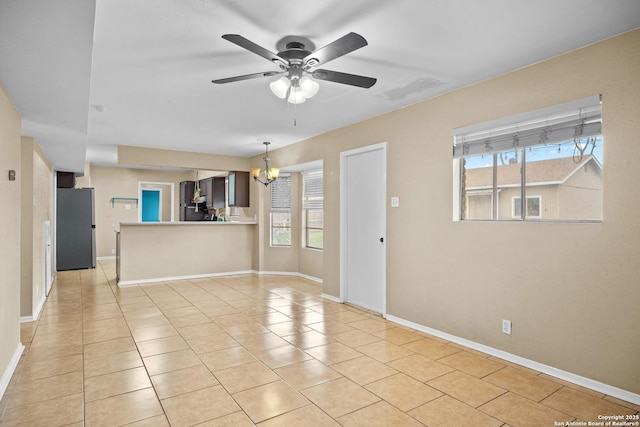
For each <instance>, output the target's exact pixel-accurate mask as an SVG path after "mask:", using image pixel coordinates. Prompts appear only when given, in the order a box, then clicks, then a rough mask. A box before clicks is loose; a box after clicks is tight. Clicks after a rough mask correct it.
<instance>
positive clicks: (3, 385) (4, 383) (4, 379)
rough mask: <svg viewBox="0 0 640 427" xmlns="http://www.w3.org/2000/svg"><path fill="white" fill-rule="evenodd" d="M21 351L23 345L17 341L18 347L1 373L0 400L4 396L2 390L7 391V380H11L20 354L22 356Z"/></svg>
mask: <svg viewBox="0 0 640 427" xmlns="http://www.w3.org/2000/svg"><path fill="white" fill-rule="evenodd" d="M23 351H24V346H23V345H22V343H18V347H17V348H16V351H15V352H14V353H13V356H12V357H11V360H10V361H9V365H8V366H7V368H6V369H5V370H4V372H3V373H2V377H0V400H1V399H2V397H3V396H4V392H5V391H7V387H9V381H11V377H12V376H13V373H14V372H15V371H16V368H17V367H18V362H19V361H20V356H22V352H23Z"/></svg>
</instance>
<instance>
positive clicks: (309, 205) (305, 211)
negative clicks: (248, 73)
mask: <svg viewBox="0 0 640 427" xmlns="http://www.w3.org/2000/svg"><path fill="white" fill-rule="evenodd" d="M309 185H311V186H312V188H311V190H310V191H308V190H307V189H308V187H307V186H309ZM309 193H310V194H309ZM310 211H320V212H321V213H322V216H323V221H322V228H318V227H309V212H310ZM302 218H303V220H302V228H303V232H302V233H301V234H302V239H303V241H302V247H303V248H306V249H311V250H317V251H322V250H324V171H323V169H311V170H308V171H304V172H302ZM310 230H322V232H323V238H322V247H321V248H319V247H316V246H310V243H309V231H310Z"/></svg>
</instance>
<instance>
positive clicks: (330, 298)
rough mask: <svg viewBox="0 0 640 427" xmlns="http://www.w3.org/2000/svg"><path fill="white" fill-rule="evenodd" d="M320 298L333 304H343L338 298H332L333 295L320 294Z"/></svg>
mask: <svg viewBox="0 0 640 427" xmlns="http://www.w3.org/2000/svg"><path fill="white" fill-rule="evenodd" d="M320 296H321V297H322V298H325V299H328V300H329V301H333V302H337V303H341V304H342V303H343V302H344V301H342V300H341V299H340V298H338V297H334V296H333V295H329V294H321V295H320Z"/></svg>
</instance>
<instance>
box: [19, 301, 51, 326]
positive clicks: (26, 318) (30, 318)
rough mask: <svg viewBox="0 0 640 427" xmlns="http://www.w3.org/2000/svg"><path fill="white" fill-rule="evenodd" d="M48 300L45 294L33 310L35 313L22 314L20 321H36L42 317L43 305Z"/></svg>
mask: <svg viewBox="0 0 640 427" xmlns="http://www.w3.org/2000/svg"><path fill="white" fill-rule="evenodd" d="M46 301H47V297H46V296H45V295H44V294H43V295H42V298H40V301H39V302H38V305H37V306H36V307H35V309H34V310H33V314H32V315H31V316H21V317H20V323H29V322H35V321H36V320H38V318H39V317H40V312H41V311H42V307H44V303H45V302H46Z"/></svg>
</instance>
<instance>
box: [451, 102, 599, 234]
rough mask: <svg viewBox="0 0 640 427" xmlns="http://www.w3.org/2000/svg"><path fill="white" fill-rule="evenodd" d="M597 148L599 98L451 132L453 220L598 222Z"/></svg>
mask: <svg viewBox="0 0 640 427" xmlns="http://www.w3.org/2000/svg"><path fill="white" fill-rule="evenodd" d="M602 148H603V140H602V106H601V103H600V97H599V96H596V97H590V98H586V99H583V100H579V101H574V102H571V103H567V104H563V105H559V106H554V107H550V108H546V109H543V110H538V111H535V112H531V113H526V114H523V115H518V116H513V117H509V118H505V119H501V120H497V121H494V122H492V123H489V124H481V125H476V126H470V127H468V128H465V129H460V130H456V131H454V154H453V157H454V170H455V171H457V172H456V174H457V177H458V182H457V184H456V187H457V188H454V192H455V193H456V197H455V200H457V202H455V210H456V211H457V214H456V215H457V216H456V215H454V219H457V220H494V221H496V220H520V221H526V220H533V221H574V222H580V221H601V220H602V169H603V161H602ZM543 201H544V203H543Z"/></svg>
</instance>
